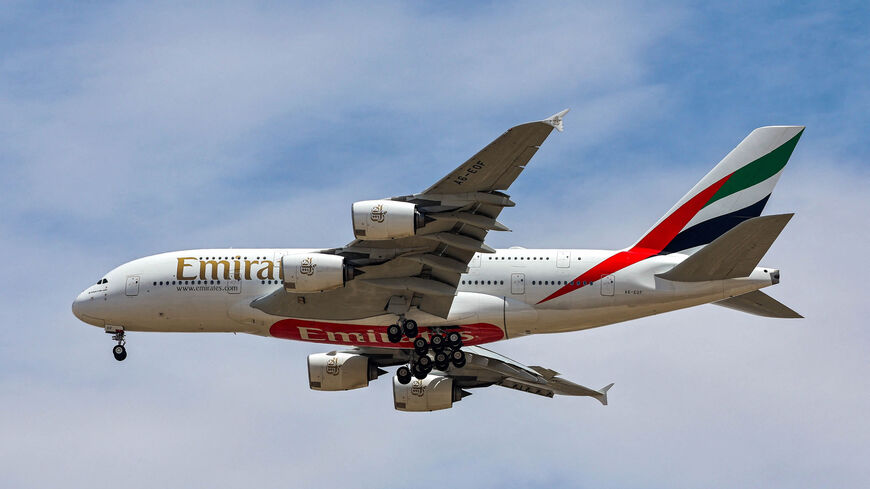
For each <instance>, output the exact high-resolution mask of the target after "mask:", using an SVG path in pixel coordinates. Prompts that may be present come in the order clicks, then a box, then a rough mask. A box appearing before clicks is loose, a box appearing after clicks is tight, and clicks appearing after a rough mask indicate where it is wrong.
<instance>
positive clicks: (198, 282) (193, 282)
mask: <svg viewBox="0 0 870 489" xmlns="http://www.w3.org/2000/svg"><path fill="white" fill-rule="evenodd" d="M176 282H178V285H209V282H211V285H215V284H217V285H220V284H221V281H220V280H177V281H176V280H173V281H172V282H170V281H169V280H166V281H162V282H154V285H175V284H176Z"/></svg>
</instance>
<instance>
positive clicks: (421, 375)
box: [414, 366, 429, 380]
mask: <svg viewBox="0 0 870 489" xmlns="http://www.w3.org/2000/svg"><path fill="white" fill-rule="evenodd" d="M427 375H429V372H426V371H424V370H421V369H420V367H419V366H415V367H414V377H416V378H417V379H419V380H423V379H425V378H426V376H427Z"/></svg>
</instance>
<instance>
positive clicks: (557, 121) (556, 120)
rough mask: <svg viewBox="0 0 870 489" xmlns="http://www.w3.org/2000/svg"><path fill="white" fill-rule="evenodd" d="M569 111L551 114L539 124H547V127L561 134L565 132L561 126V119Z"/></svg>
mask: <svg viewBox="0 0 870 489" xmlns="http://www.w3.org/2000/svg"><path fill="white" fill-rule="evenodd" d="M569 110H571V109H565V110H563V111H562V112H559V113H557V114H553V115H551V116H550V117H547V118H546V119H544V120H542V121H541V122H543V123H545V124H549V125H551V126H553V127H555V128H556V130H557V131H559V132H562V131H564V130H565V128H564V126H562V117H564V116H565V114H567V113H568V111H569Z"/></svg>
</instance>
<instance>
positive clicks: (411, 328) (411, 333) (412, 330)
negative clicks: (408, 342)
mask: <svg viewBox="0 0 870 489" xmlns="http://www.w3.org/2000/svg"><path fill="white" fill-rule="evenodd" d="M402 330H403V331H404V332H405V336H407V337H408V338H415V337H416V336H417V332H418V329H417V321H414V320H413V319H406V320H405V322H404V323H403V324H402Z"/></svg>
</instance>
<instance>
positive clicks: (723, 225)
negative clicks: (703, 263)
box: [633, 126, 804, 254]
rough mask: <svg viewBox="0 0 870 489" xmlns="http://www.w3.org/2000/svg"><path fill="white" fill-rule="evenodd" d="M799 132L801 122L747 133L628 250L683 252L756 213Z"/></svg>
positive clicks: (711, 239) (765, 199)
mask: <svg viewBox="0 0 870 489" xmlns="http://www.w3.org/2000/svg"><path fill="white" fill-rule="evenodd" d="M803 131H804V126H767V127H759V128H758V129H756V130H754V131H752V132H751V133H750V134H749V136H747V137H746V139H744V140H743V141H742V142H741V143H740V144H738V145H737V147H736V148H734V149H733V150H732V151H731V152H730V153H728V155H727V156H725V158H724V159H722V161H720V162H719V164H718V165H716V166H715V167H714V168H713V170H711V171H710V173H708V174H707V176H705V177H704V178H703V179H701V181H700V182H698V183H697V185H695V186H694V187H693V188H692V190H690V191H689V193H687V194H686V195H685V196H684V197H683V198H682V199H680V201H679V202H677V203H676V205H674V207H673V208H671V210H670V211H668V213H667V214H665V215H664V217H662V218H661V219H659V221H658V222H657V223H656V224H655V225H654V226H653V227H652V229H650V230H649V231H648V232H647V233H646V234H645V235H644V236H643V237H642V238H641V239H640V240H639V241H638V242H637V243H636V244H635V245H634V246H633V248H645V249H649V250H653V251H655V252H656V253H661V254H668V253H676V252H685V251H686V250H690V249H692V248H697V247H699V246H704V245H707V244H709V243H711V242H713V241H714V240H715V239H716V238H718V237H720V236H722V235H723V234H725V233H727V232H728V231H730V230H731V229H733V228H734V227H735V226H737V225H738V224H740V223H741V222H743V221H745V220H747V219H750V218H753V217H758V216H760V215H761V211H762V210H763V209H764V206H765V204H767V199H769V198H770V194H771V192H773V187H774V186H775V185H776V182H777V180H779V176H780V175H781V174H782V170H783V168H784V167H785V164H786V163H787V162H788V159H789V157H790V156H791V154H792V151H794V148H795V146H796V145H797V142H798V140H799V139H800V137H801V135H802V134H803Z"/></svg>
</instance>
